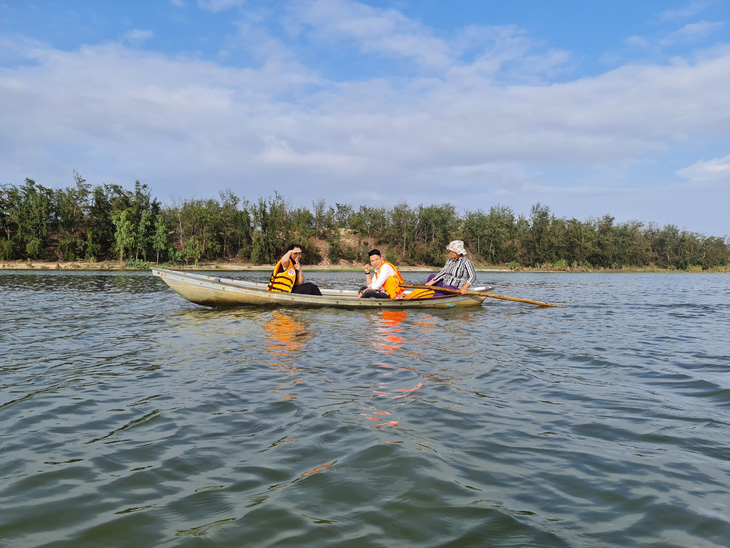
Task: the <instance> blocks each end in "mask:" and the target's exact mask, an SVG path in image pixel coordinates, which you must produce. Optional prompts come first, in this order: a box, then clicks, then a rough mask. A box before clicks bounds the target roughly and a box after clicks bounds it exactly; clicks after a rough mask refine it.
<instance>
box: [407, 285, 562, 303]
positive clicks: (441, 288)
mask: <svg viewBox="0 0 730 548" xmlns="http://www.w3.org/2000/svg"><path fill="white" fill-rule="evenodd" d="M400 286H401V287H411V288H413V289H432V290H434V291H442V292H444V293H458V294H459V295H461V291H460V290H458V289H450V288H448V287H437V286H433V285H412V284H400ZM467 295H483V296H484V297H491V298H492V299H502V300H503V301H515V302H518V303H527V304H535V305H537V306H554V307H557V308H566V307H565V306H563V305H562V304H550V303H543V302H541V301H530V300H528V299H518V298H517V297H505V296H504V295H495V294H494V293H487V292H486V291H468V292H467Z"/></svg>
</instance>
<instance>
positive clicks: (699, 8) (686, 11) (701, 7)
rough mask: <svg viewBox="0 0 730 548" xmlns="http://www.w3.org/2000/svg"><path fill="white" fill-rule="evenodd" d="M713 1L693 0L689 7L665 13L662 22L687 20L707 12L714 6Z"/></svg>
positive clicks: (661, 16) (662, 14)
mask: <svg viewBox="0 0 730 548" xmlns="http://www.w3.org/2000/svg"><path fill="white" fill-rule="evenodd" d="M713 3H714V2H713V1H712V0H693V1H692V2H690V3H689V4H688V5H686V6H685V7H683V8H679V9H670V10H665V11H663V12H662V13H661V14H660V16H659V19H660V20H661V21H673V20H676V19H687V18H689V17H693V16H695V15H698V14H700V13H702V12H703V11H705V10H706V9H707V8H709V7H710V6H712V4H713Z"/></svg>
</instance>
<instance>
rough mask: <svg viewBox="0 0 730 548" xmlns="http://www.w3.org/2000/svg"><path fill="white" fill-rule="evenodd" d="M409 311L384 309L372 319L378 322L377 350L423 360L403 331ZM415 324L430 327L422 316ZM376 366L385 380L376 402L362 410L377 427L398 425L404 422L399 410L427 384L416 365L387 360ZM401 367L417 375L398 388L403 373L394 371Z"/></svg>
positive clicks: (376, 326) (364, 415) (375, 333)
mask: <svg viewBox="0 0 730 548" xmlns="http://www.w3.org/2000/svg"><path fill="white" fill-rule="evenodd" d="M408 314H409V312H408V311H407V310H382V311H381V312H380V313H379V314H377V315H373V317H372V320H373V322H374V324H375V325H374V328H373V333H374V337H373V341H374V343H375V349H376V351H377V352H380V353H383V354H387V355H389V356H394V355H395V354H398V355H400V354H407V355H410V356H411V357H413V358H414V359H419V358H420V357H421V356H422V354H420V353H417V352H413V351H410V350H407V349H406V338H405V337H404V334H403V333H404V326H403V325H402V324H403V322H404V321H405V320H406V319H407V318H408ZM418 316H420V315H418ZM414 325H418V326H421V327H426V328H428V327H429V323H428V322H426V324H422V319H421V318H420V317H419V318H418V320H417V321H416V322H415V323H414ZM376 365H378V366H379V367H380V368H381V371H382V372H383V377H384V381H383V382H381V383H380V384H379V385H378V386H377V387H376V389H375V390H374V395H375V396H376V398H375V400H374V401H375V402H376V405H369V406H368V407H367V409H366V410H365V412H363V413H362V416H363V417H365V418H366V419H367V420H369V421H372V422H373V423H374V424H373V425H372V427H373V428H384V427H395V426H398V424H400V421H401V417H400V416H398V415H395V412H396V411H401V407H402V405H404V404H405V403H408V402H410V401H413V400H415V395H414V392H416V391H417V390H419V389H420V388H421V387H422V386H423V385H424V381H419V379H420V378H421V377H420V374H419V373H418V370H417V368H416V367H415V366H414V365H395V363H386V362H378V363H377V364H376ZM398 370H399V371H409V372H412V374H413V375H412V377H413V378H411V379H409V380H408V381H406V382H409V383H410V382H411V381H414V382H413V383H412V384H406V385H405V386H403V387H398V388H396V386H399V385H401V383H403V378H402V376H401V375H394V374H393V373H394V371H398ZM396 379H397V380H396ZM401 386H402V385H401Z"/></svg>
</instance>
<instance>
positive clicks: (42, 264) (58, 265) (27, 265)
mask: <svg viewBox="0 0 730 548" xmlns="http://www.w3.org/2000/svg"><path fill="white" fill-rule="evenodd" d="M156 266H159V267H160V268H168V269H171V270H187V271H192V270H230V271H270V270H272V269H273V268H274V265H273V264H271V265H255V264H251V263H243V262H230V261H225V262H216V263H200V264H197V265H170V264H159V265H156V264H155V263H139V264H132V265H129V264H127V263H125V262H119V261H101V262H89V261H3V262H0V270H91V271H97V270H119V271H123V270H149V269H150V268H154V267H156ZM304 266H305V268H306V269H307V270H309V271H316V270H320V271H342V272H347V271H360V270H361V268H362V267H361V265H359V264H356V263H350V264H346V263H341V264H337V265H333V264H331V263H320V264H318V265H304ZM398 269H399V270H401V271H402V272H434V271H437V270H438V268H437V267H431V266H426V265H420V266H406V265H404V266H400V265H399V266H398ZM476 270H477V271H478V272H631V273H637V272H714V273H730V266H727V267H722V268H720V267H718V268H714V269H712V270H709V271H703V270H700V269H699V268H698V269H690V270H667V269H663V268H657V267H654V266H647V267H624V268H619V269H603V268H565V267H545V268H527V267H519V268H509V267H506V266H505V267H500V266H478V265H477V266H476Z"/></svg>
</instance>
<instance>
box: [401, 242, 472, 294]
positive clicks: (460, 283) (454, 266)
mask: <svg viewBox="0 0 730 548" xmlns="http://www.w3.org/2000/svg"><path fill="white" fill-rule="evenodd" d="M446 251H448V252H449V259H448V260H447V261H446V265H444V267H443V268H442V269H441V272H439V273H438V274H431V275H430V276H429V277H428V280H427V281H426V284H425V285H428V286H433V287H444V288H448V289H458V290H459V291H461V294H462V295H466V292H467V291H468V290H469V287H471V286H472V285H473V284H474V282H475V281H476V279H477V273H476V270H475V269H474V263H472V262H471V261H470V260H469V259H467V258H466V249H464V242H462V241H461V240H454V241H453V242H451V243H449V245H447V246H446ZM431 292H432V293H431ZM429 293H431V294H429ZM448 294H449V293H445V292H443V291H439V290H438V289H435V290H430V289H420V290H415V291H413V292H412V293H411V294H410V295H409V298H412V299H424V298H428V297H441V296H444V295H448Z"/></svg>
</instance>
